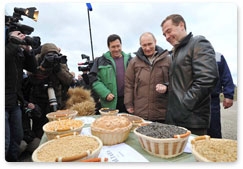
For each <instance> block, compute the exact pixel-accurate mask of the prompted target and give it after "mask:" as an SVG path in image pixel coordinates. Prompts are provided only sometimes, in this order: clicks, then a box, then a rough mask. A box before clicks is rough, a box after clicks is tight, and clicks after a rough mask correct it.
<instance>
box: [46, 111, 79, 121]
mask: <svg viewBox="0 0 243 169" xmlns="http://www.w3.org/2000/svg"><path fill="white" fill-rule="evenodd" d="M77 114H78V112H77V111H75V110H58V111H56V112H51V113H48V114H47V115H46V117H47V118H48V120H49V121H54V120H64V119H74V118H75V117H76V116H77Z"/></svg>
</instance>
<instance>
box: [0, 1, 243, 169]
mask: <svg viewBox="0 0 243 169" xmlns="http://www.w3.org/2000/svg"><path fill="white" fill-rule="evenodd" d="M211 1H212V0H203V1H201V0H199V1H184V0H178V1H174V0H170V1H168V0H167V1H165V0H159V1H154V0H150V1H149V2H146V1H142V0H141V1H139V0H130V2H129V1H125V0H123V1H119V2H120V3H118V2H117V1H115V0H113V1H103V0H99V1H92V0H91V1H83V0H69V1H68V0H58V1H57V0H56V1H50V0H38V1H37V0H32V1H29V0H28V1H27V0H22V1H16V0H8V1H7V0H2V1H1V2H0V4H1V5H0V8H1V12H2V15H0V17H2V18H0V20H1V21H2V28H3V29H2V35H3V36H2V37H4V33H3V32H4V18H3V17H4V15H12V14H13V9H14V7H21V8H27V7H36V8H37V10H38V11H39V17H38V21H37V22H35V21H33V20H31V19H30V18H27V17H25V16H23V17H22V18H23V21H20V23H21V24H26V25H28V26H31V27H33V28H34V32H33V33H32V34H31V35H30V36H39V37H40V38H41V42H42V44H44V43H49V42H51V43H55V44H56V45H57V46H58V47H60V48H61V49H62V51H61V53H62V54H64V55H66V56H67V58H68V67H69V69H70V71H74V72H75V73H76V76H77V75H78V74H79V73H81V72H79V71H78V63H80V62H84V61H85V60H82V59H81V54H86V55H89V56H91V59H92V52H91V43H90V29H89V24H88V12H87V7H86V2H91V5H92V7H93V10H92V11H89V14H90V23H91V34H92V43H93V51H94V57H98V56H101V55H102V54H103V53H105V52H106V51H108V47H107V42H106V41H107V37H108V36H109V35H110V34H113V33H116V34H118V35H120V36H121V38H122V44H123V45H122V47H123V51H124V52H127V53H133V52H135V51H137V50H138V48H139V47H140V46H139V37H140V35H141V34H142V33H144V32H148V31H149V32H152V33H153V34H154V35H155V37H156V39H157V45H159V46H161V47H162V48H164V49H168V50H170V49H171V48H172V46H171V45H170V44H169V43H168V42H167V41H166V40H165V38H164V36H163V35H162V30H161V27H160V24H161V22H162V20H163V19H164V18H165V17H166V16H167V15H170V14H172V13H178V14H181V15H182V16H183V17H184V19H185V20H186V24H187V30H188V33H189V32H192V33H193V35H203V36H205V37H206V38H207V39H208V40H209V41H210V42H211V43H212V45H213V47H214V48H215V51H218V52H221V53H222V54H223V55H224V56H225V58H226V61H227V63H228V65H229V68H230V70H231V74H232V76H233V80H234V83H235V84H236V85H240V78H239V77H237V76H238V72H240V69H241V67H240V66H239V65H240V60H241V59H240V54H241V53H240V37H241V32H240V24H241V23H240V22H239V21H240V18H241V16H240V15H241V12H240V9H242V8H241V5H240V4H239V2H238V1H237V0H221V1H213V2H211ZM20 2H21V3H20ZM22 2H26V3H22ZM64 2H66V3H64ZM67 2H68V3H67ZM71 2H72V3H71ZM1 40H2V43H0V44H4V38H1ZM2 46H3V45H2ZM2 56H4V49H3V50H2ZM1 64H2V65H1V66H0V67H4V62H3V61H2V62H1ZM2 77H4V75H3V76H2ZM3 91H4V89H3ZM240 94H241V91H240V90H238V100H239V96H240ZM1 95H2V96H3V92H2V91H1ZM239 101H240V100H239ZM1 104H3V102H2V103H1ZM238 105H239V106H238V107H239V108H238V109H239V110H240V106H241V105H240V103H239V104H238ZM1 107H4V106H3V105H1ZM1 114H3V113H1ZM2 119H4V117H2ZM239 119H240V113H239ZM238 124H239V126H238V129H240V125H241V123H238ZM3 125H4V124H3ZM2 128H4V126H3V127H2ZM239 131H240V130H239ZM2 133H3V132H2ZM238 136H239V137H238V139H239V140H240V139H241V137H240V135H238ZM2 147H3V146H2ZM1 155H3V153H1ZM2 158H4V157H2ZM2 158H1V159H2ZM241 161H242V160H241ZM238 164H239V162H238V163H236V164H235V165H238ZM163 166H164V165H163ZM169 166H170V165H169ZM180 166H182V168H184V167H185V165H181V164H180ZM183 166H184V167H183ZM190 166H194V168H195V167H199V168H201V167H202V166H205V165H200V166H198V165H196V166H195V165H191V164H190ZM190 166H188V165H187V166H186V167H185V168H189V167H190ZM232 166H234V164H232ZM8 167H16V166H15V165H13V166H9V165H8ZM28 167H31V168H33V166H31V165H30V166H29V165H28V166H26V165H24V166H22V165H19V168H25V169H26V168H28ZM92 167H95V166H92ZM109 167H112V166H106V168H109ZM166 167H168V165H167V166H166ZM177 167H179V166H177ZM222 167H224V166H222ZM225 167H228V165H225ZM113 168H114V167H113ZM179 168H181V167H179Z"/></svg>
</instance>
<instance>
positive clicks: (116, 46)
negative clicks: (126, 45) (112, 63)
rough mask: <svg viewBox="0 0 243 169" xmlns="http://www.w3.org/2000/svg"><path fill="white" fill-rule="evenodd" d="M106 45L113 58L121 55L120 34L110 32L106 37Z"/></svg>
mask: <svg viewBox="0 0 243 169" xmlns="http://www.w3.org/2000/svg"><path fill="white" fill-rule="evenodd" d="M107 46H108V48H109V51H110V52H111V56H112V57H113V58H119V57H121V56H122V55H121V52H122V41H121V38H120V36H118V35H116V34H112V35H110V36H109V37H108V38H107Z"/></svg>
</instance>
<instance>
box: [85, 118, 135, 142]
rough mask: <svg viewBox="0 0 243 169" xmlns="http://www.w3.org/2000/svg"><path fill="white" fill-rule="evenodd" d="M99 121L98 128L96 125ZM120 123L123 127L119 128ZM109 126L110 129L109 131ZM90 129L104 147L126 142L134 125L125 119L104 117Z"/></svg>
mask: <svg viewBox="0 0 243 169" xmlns="http://www.w3.org/2000/svg"><path fill="white" fill-rule="evenodd" d="M97 121H98V124H99V125H98V126H97V125H95V124H97V123H96V122H97ZM119 122H120V123H122V124H121V125H122V126H121V127H118V126H117V125H119ZM112 124H114V125H112ZM100 125H101V126H100ZM107 126H109V127H110V129H107ZM90 127H91V133H92V135H94V136H97V137H99V138H100V139H101V140H102V142H103V144H104V145H115V144H119V143H122V142H124V141H125V140H126V139H127V138H128V136H129V133H130V130H131V128H132V123H131V122H130V121H129V120H128V119H127V118H125V117H120V116H102V117H100V118H98V119H96V120H95V121H94V122H93V123H92V124H91V126H90Z"/></svg>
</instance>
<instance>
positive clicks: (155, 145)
mask: <svg viewBox="0 0 243 169" xmlns="http://www.w3.org/2000/svg"><path fill="white" fill-rule="evenodd" d="M180 128H183V127H180ZM183 129H185V128H183ZM136 130H137V128H136V129H135V130H134V133H135V135H136V136H137V138H138V141H139V143H140V145H141V147H142V148H143V149H144V150H145V151H147V152H148V153H149V154H151V155H154V156H157V157H161V158H171V157H176V156H178V155H180V154H182V153H183V151H184V148H185V146H186V144H187V141H188V138H189V136H190V134H191V132H190V131H189V130H187V129H185V130H187V132H186V133H185V134H182V135H175V138H153V137H148V136H146V135H143V134H141V133H139V132H137V131H136Z"/></svg>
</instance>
